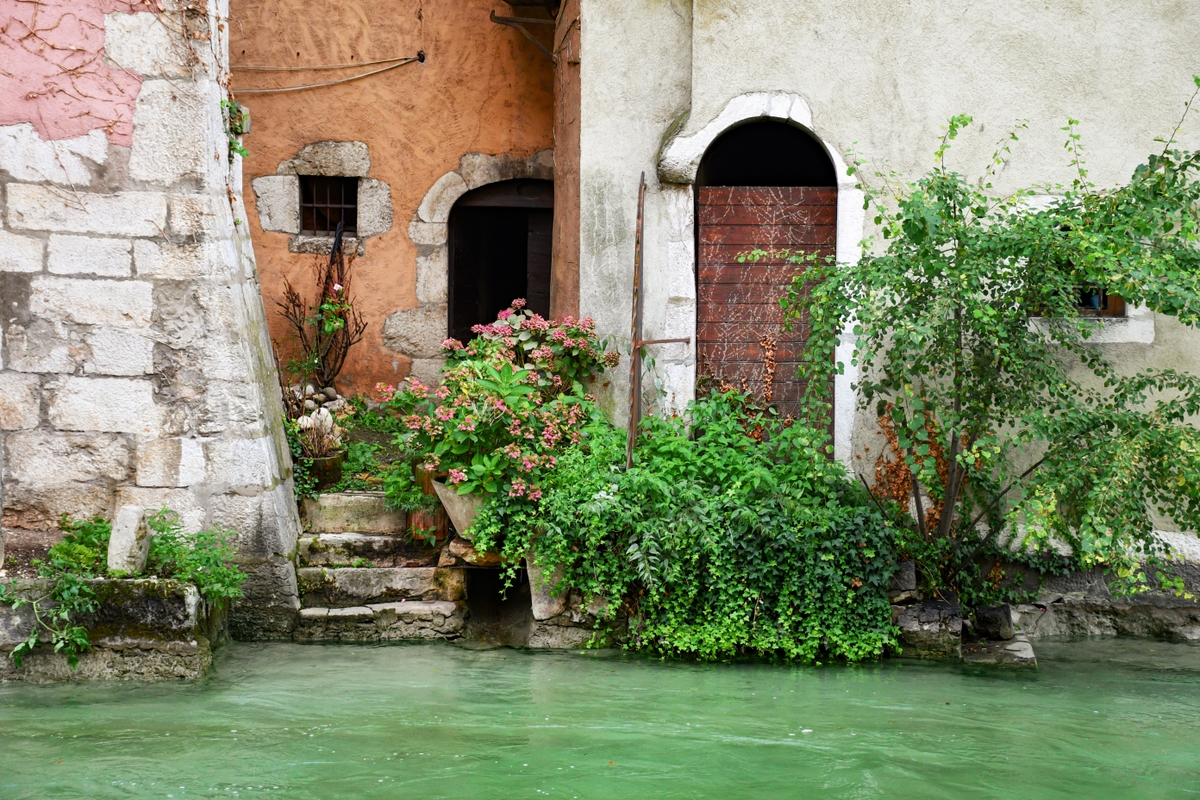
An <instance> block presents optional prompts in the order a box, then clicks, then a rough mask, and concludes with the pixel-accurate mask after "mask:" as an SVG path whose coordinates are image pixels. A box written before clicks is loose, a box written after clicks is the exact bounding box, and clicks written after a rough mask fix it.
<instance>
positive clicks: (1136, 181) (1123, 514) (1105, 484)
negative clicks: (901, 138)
mask: <svg viewBox="0 0 1200 800" xmlns="http://www.w3.org/2000/svg"><path fill="white" fill-rule="evenodd" d="M1196 83H1197V86H1200V78H1197V79H1196ZM1193 100H1195V96H1193ZM1188 105H1189V108H1190V106H1191V102H1190V101H1189V104H1188ZM970 122H971V118H970V117H961V116H960V117H954V118H953V119H951V120H950V123H949V125H948V126H947V127H946V129H945V136H944V137H943V140H942V142H941V145H940V147H939V148H938V149H937V151H936V153H935V167H934V169H933V170H932V171H930V172H929V173H928V174H927V175H925V176H923V177H921V178H920V179H918V180H916V181H913V182H904V181H902V180H900V179H899V178H898V177H897V176H895V175H894V174H889V173H884V172H877V173H876V174H875V178H876V182H877V183H878V184H879V185H877V186H875V187H871V186H868V187H867V192H866V193H867V206H868V207H869V208H872V209H873V210H874V212H875V224H876V225H877V226H879V229H880V231H881V233H882V236H883V243H882V244H883V245H884V246H883V247H882V248H875V247H873V246H872V244H873V243H872V242H867V243H866V244H867V246H866V247H865V248H864V251H863V255H862V258H861V259H860V260H859V261H858V262H857V263H854V264H834V263H832V262H831V261H821V260H818V259H815V258H814V257H812V255H811V254H805V253H795V254H793V260H795V261H797V262H798V263H801V264H803V265H805V267H806V269H805V270H804V271H803V272H802V273H800V274H798V275H797V277H796V279H795V282H794V284H793V287H792V291H791V292H790V293H789V296H788V297H786V298H784V300H783V305H784V308H785V311H786V312H787V314H788V315H789V316H790V317H791V318H792V319H793V320H800V319H801V317H802V316H806V320H805V321H806V323H807V324H809V325H810V330H811V334H810V336H809V338H808V342H807V351H806V353H805V354H804V358H803V360H802V367H801V373H802V375H801V377H802V378H804V379H805V380H806V381H807V385H808V386H809V387H810V388H814V389H815V387H821V386H824V385H826V381H827V380H828V379H829V378H830V373H831V371H840V370H841V369H842V368H843V365H842V364H838V363H837V362H836V360H835V357H834V354H835V348H836V347H837V346H838V345H839V344H840V343H841V342H842V341H843V339H844V338H850V339H851V340H852V343H853V346H854V349H853V356H852V359H851V363H852V364H853V365H854V366H856V367H857V368H858V371H859V374H860V375H861V376H862V377H861V378H860V379H859V381H858V382H857V384H856V386H855V390H856V391H857V392H858V394H859V397H860V399H861V403H862V407H863V408H864V409H873V410H874V412H875V413H876V415H877V416H878V417H879V418H880V425H881V427H882V428H883V429H884V431H885V434H887V435H889V436H890V437H891V441H890V446H891V449H892V453H891V455H890V464H891V466H888V465H883V466H884V467H885V468H886V469H888V470H890V471H891V472H892V474H893V477H894V478H895V480H891V481H888V482H887V485H886V486H884V487H881V488H882V489H883V491H882V494H884V495H886V496H887V497H888V498H889V499H891V500H894V501H896V502H897V503H898V504H899V505H900V506H901V507H903V508H905V509H907V508H908V507H909V506H910V504H911V506H912V507H913V508H915V509H916V514H915V517H916V523H917V526H918V527H919V530H920V537H921V541H920V542H918V543H916V545H917V546H916V547H915V548H914V549H915V550H918V551H921V552H923V553H924V554H925V556H924V558H923V559H922V564H923V566H924V567H925V574H924V576H923V578H924V580H925V581H927V583H928V584H929V585H930V586H931V587H936V588H937V589H938V591H942V592H947V593H948V592H956V593H958V594H960V595H961V596H963V597H964V598H977V599H981V600H982V599H984V598H985V597H986V595H987V594H988V591H989V586H991V587H992V588H996V587H998V586H999V585H1000V584H1001V582H1002V580H1003V576H999V575H996V574H994V571H988V567H987V565H988V564H989V563H994V559H986V558H983V556H985V555H987V554H988V553H989V551H990V552H991V553H992V554H994V555H1002V554H1004V552H1005V551H1006V550H1007V551H1008V552H1009V554H1010V555H1009V557H1010V559H1012V560H1019V558H1020V557H1019V556H1018V555H1016V554H1014V553H1012V551H1013V550H1024V551H1026V552H1027V553H1028V552H1033V553H1036V554H1038V555H1039V557H1041V558H1042V561H1043V562H1046V561H1055V560H1057V559H1058V557H1057V555H1056V554H1055V551H1056V549H1057V548H1059V547H1061V546H1063V545H1067V546H1068V547H1069V548H1070V550H1071V552H1072V560H1073V564H1074V567H1075V568H1076V569H1091V568H1094V567H1099V568H1102V569H1104V570H1106V571H1107V572H1108V573H1109V575H1110V576H1111V577H1112V579H1113V580H1112V584H1111V585H1112V586H1113V588H1114V589H1116V590H1118V591H1125V592H1133V591H1140V590H1143V589H1146V588H1149V587H1150V586H1153V585H1154V584H1155V583H1158V584H1159V585H1160V586H1162V587H1164V588H1170V589H1174V590H1175V591H1177V592H1180V593H1183V585H1182V581H1181V580H1178V579H1171V578H1168V577H1167V576H1166V573H1165V571H1158V572H1157V574H1156V572H1155V570H1154V569H1153V568H1155V567H1159V566H1162V565H1164V564H1165V562H1166V561H1167V560H1168V559H1169V558H1170V556H1171V553H1170V551H1169V548H1168V547H1167V546H1166V545H1165V544H1164V542H1163V541H1162V540H1161V539H1160V538H1158V537H1157V536H1156V535H1155V534H1154V528H1155V525H1154V517H1155V516H1156V515H1162V516H1165V517H1168V518H1169V519H1170V520H1171V521H1172V522H1174V523H1175V524H1176V525H1177V526H1178V527H1179V528H1180V529H1182V530H1196V529H1198V528H1200V429H1198V428H1197V427H1196V425H1195V419H1196V415H1197V413H1198V411H1200V378H1197V377H1196V376H1194V375H1188V374H1184V373H1180V372H1178V371H1176V370H1173V369H1146V370H1143V371H1141V372H1138V373H1137V374H1129V372H1127V371H1124V370H1120V369H1118V368H1117V367H1116V366H1115V365H1114V364H1112V363H1110V362H1109V361H1108V360H1107V359H1106V358H1105V353H1104V352H1102V351H1101V350H1100V349H1099V348H1098V347H1097V346H1096V344H1095V343H1094V339H1093V336H1094V334H1095V333H1096V332H1097V331H1098V330H1099V329H1100V328H1101V327H1102V325H1103V324H1104V323H1103V322H1102V321H1100V320H1098V319H1097V318H1096V317H1094V316H1088V315H1087V314H1086V313H1082V312H1081V309H1080V308H1079V303H1080V295H1081V292H1083V293H1085V294H1094V293H1095V291H1096V287H1101V288H1104V289H1106V290H1107V291H1108V292H1110V293H1112V294H1113V295H1116V296H1119V297H1121V298H1123V299H1124V301H1125V302H1126V303H1128V304H1130V305H1136V304H1144V305H1145V306H1147V307H1148V308H1150V309H1153V310H1154V311H1155V312H1157V313H1158V314H1161V315H1165V316H1170V317H1174V318H1175V319H1176V320H1178V322H1180V323H1182V324H1184V325H1189V326H1193V327H1195V326H1196V325H1197V324H1200V248H1197V243H1198V242H1200V213H1198V209H1200V152H1197V151H1186V150H1181V149H1178V148H1176V147H1174V145H1173V141H1172V140H1171V139H1164V140H1160V141H1162V142H1163V148H1162V151H1161V152H1160V153H1157V154H1154V155H1151V156H1150V157H1149V158H1148V159H1147V160H1146V162H1145V163H1144V164H1142V165H1141V166H1139V167H1137V169H1136V170H1134V173H1133V175H1132V177H1131V178H1130V179H1129V181H1128V182H1126V183H1125V184H1123V185H1119V186H1115V187H1113V188H1111V189H1098V188H1097V187H1096V186H1095V185H1094V184H1092V183H1091V182H1089V180H1088V178H1087V170H1086V167H1085V165H1084V161H1083V157H1082V151H1081V147H1080V139H1079V134H1078V133H1077V132H1076V130H1075V126H1076V124H1077V123H1076V122H1075V121H1074V120H1071V121H1069V122H1068V125H1067V127H1066V128H1065V130H1066V132H1067V142H1066V147H1067V151H1068V153H1069V154H1070V157H1071V165H1072V166H1073V167H1074V168H1075V169H1076V173H1077V177H1076V179H1075V180H1074V181H1073V183H1072V184H1071V185H1070V186H1068V187H1050V188H1048V189H1045V188H1044V189H1040V190H1038V191H1035V190H1032V189H1030V190H1021V191H1018V192H1016V193H1015V194H1012V195H1008V196H1005V195H1001V194H999V193H997V192H996V191H994V190H993V188H992V184H991V183H990V181H991V177H992V175H994V174H995V172H996V170H997V169H998V168H999V167H1001V166H1003V165H1004V164H1005V163H1006V161H1007V157H1008V156H1007V150H1008V148H1007V147H1002V148H1001V149H1000V150H999V151H998V152H997V153H996V155H995V157H994V159H993V161H994V167H993V169H991V170H989V171H988V173H987V174H985V175H984V176H983V177H982V178H981V179H979V180H978V181H970V180H968V179H967V178H965V177H964V176H963V175H961V174H959V173H958V172H955V171H953V170H951V169H950V168H949V166H948V164H947V153H948V152H949V149H950V147H951V144H952V142H953V141H954V140H955V139H956V138H957V137H958V136H959V135H960V133H962V131H963V130H964V129H965V128H966V127H967V125H968V124H969V123H970ZM1176 132H1177V131H1176ZM1011 138H1012V139H1013V140H1015V139H1016V134H1015V133H1013V134H1012V136H1011ZM1172 138H1173V137H1172ZM852 171H853V170H852ZM1045 192H1050V193H1051V194H1053V195H1056V196H1055V197H1053V198H1052V199H1049V202H1047V203H1033V202H1030V200H1031V198H1032V197H1033V196H1034V195H1035V194H1038V193H1045ZM748 257H749V258H751V259H753V258H754V257H755V254H749V255H748ZM803 312H807V314H806V315H804V314H803ZM848 330H851V331H852V334H851V335H850V336H848V337H847V336H846V333H847V331H848ZM813 394H814V396H812V397H810V398H809V399H810V401H811V402H812V404H813V409H814V411H815V412H816V413H818V414H819V413H821V411H822V409H821V404H822V403H823V402H824V400H825V398H824V397H823V396H822V397H818V396H815V394H816V393H815V392H814V393H813ZM893 467H894V469H893ZM998 543H1001V544H1002V545H1003V547H998V546H997V544H998ZM1147 565H1149V566H1150V567H1151V568H1152V569H1150V570H1147V569H1146V566H1147Z"/></svg>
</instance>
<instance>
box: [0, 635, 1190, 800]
mask: <svg viewBox="0 0 1200 800" xmlns="http://www.w3.org/2000/svg"><path fill="white" fill-rule="evenodd" d="M1037 649H1038V658H1039V662H1040V665H1041V666H1040V669H1039V670H1038V671H1037V672H1032V671H1031V672H1005V671H998V670H994V669H981V668H968V667H963V666H961V665H955V666H949V665H930V664H921V663H913V662H895V661H893V662H889V663H885V664H876V665H869V666H861V667H845V666H829V667H816V668H798V667H787V666H770V665H762V664H737V665H727V664H716V665H697V664H681V663H662V662H658V661H651V660H646V659H642V658H637V657H631V656H625V655H614V654H605V653H590V654H566V653H562V654H560V653H555V654H547V653H527V652H520V651H514V650H490V651H478V650H467V649H463V648H459V647H455V646H452V645H410V646H393V647H317V646H310V647H304V646H294V645H284V644H276V645H233V646H231V647H229V648H226V649H225V650H224V651H223V652H222V653H221V655H220V656H219V658H218V664H217V670H216V672H215V674H214V675H212V676H211V677H209V678H207V679H206V680H204V681H202V682H199V683H194V684H157V685H121V686H104V685H60V686H28V685H23V684H16V683H9V684H4V685H0V798H3V800H16V799H17V798H36V800H43V799H44V798H73V799H75V798H131V797H138V798H140V797H154V798H162V797H167V798H169V797H174V798H190V797H222V798H229V797H239V798H256V797H279V798H455V799H456V800H461V799H462V798H488V799H489V800H493V799H496V800H499V799H503V798H539V797H541V798H544V797H553V798H693V797H695V798H699V797H712V798H721V800H729V799H730V798H894V799H896V800H900V799H902V798H972V799H974V798H1019V799H1020V800H1035V799H1038V798H1106V799H1110V798H1137V799H1138V800H1146V799H1147V798H1187V797H1198V796H1200V645H1196V644H1167V643H1161V642H1150V641H1130V640H1100V641H1097V640H1092V641H1084V642H1039V643H1038V644H1037Z"/></svg>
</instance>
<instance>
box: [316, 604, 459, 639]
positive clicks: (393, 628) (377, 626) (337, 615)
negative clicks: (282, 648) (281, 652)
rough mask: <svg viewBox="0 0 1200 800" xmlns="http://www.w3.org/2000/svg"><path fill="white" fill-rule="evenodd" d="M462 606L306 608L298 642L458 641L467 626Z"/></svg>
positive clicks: (388, 605) (418, 605)
mask: <svg viewBox="0 0 1200 800" xmlns="http://www.w3.org/2000/svg"><path fill="white" fill-rule="evenodd" d="M465 621H466V620H465V615H464V609H463V606H462V604H461V603H451V602H446V601H434V602H421V601H416V602H399V603H373V604H370V605H365V606H356V607H351V608H306V609H303V610H301V612H300V622H299V624H298V625H297V627H296V632H295V634H294V639H295V641H297V642H362V643H369V642H398V641H405V640H414V639H415V640H421V639H456V638H458V637H459V636H460V635H462V629H463V626H464V624H465Z"/></svg>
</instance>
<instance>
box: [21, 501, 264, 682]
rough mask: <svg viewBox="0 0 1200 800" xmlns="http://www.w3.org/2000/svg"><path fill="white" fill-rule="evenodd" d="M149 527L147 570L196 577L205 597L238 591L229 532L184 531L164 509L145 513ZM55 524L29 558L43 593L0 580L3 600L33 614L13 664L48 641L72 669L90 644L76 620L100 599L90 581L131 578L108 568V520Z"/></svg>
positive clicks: (226, 597) (239, 574) (220, 598)
mask: <svg viewBox="0 0 1200 800" xmlns="http://www.w3.org/2000/svg"><path fill="white" fill-rule="evenodd" d="M146 526H147V527H148V528H150V530H152V531H153V532H154V538H153V539H152V540H151V543H150V553H149V556H148V558H147V562H146V573H147V574H148V575H154V576H156V577H160V578H173V579H175V580H178V581H182V582H184V583H191V584H194V585H195V586H196V589H197V590H198V591H199V592H200V594H201V595H202V596H203V597H204V599H205V601H207V602H209V603H228V602H231V601H233V600H236V599H237V598H239V597H241V596H242V589H241V586H242V582H243V581H244V580H245V577H246V576H245V573H244V572H243V571H242V570H241V568H239V567H238V566H237V565H236V564H234V562H233V557H234V555H235V551H234V548H233V546H232V544H231V539H232V533H231V532H229V531H226V530H222V529H212V530H205V531H200V532H199V533H196V534H187V533H185V532H184V531H183V526H182V524H181V522H180V518H179V515H178V514H176V513H175V512H174V511H171V510H169V509H166V508H163V509H160V510H159V511H157V512H154V513H153V514H150V515H149V516H148V517H147V518H146ZM59 527H60V528H61V530H62V531H63V532H64V533H65V535H64V537H63V540H62V541H61V542H59V543H57V544H55V545H54V546H53V547H51V548H50V550H49V552H48V553H47V555H46V558H45V559H44V560H42V561H35V562H34V566H35V567H36V568H37V573H38V577H40V578H42V579H44V580H45V581H47V582H48V583H49V585H50V586H49V589H48V590H47V591H46V592H44V593H43V594H40V595H38V596H34V597H30V596H29V595H28V594H26V593H24V592H20V591H19V590H18V585H17V583H16V582H15V581H13V582H11V583H9V584H3V583H0V604H4V605H10V606H12V607H13V608H14V609H20V608H25V607H28V608H29V609H30V610H31V612H32V614H33V618H34V625H33V628H32V630H31V631H30V634H29V636H28V637H27V638H26V639H25V641H23V642H21V643H20V644H18V645H17V646H16V647H15V648H13V650H12V651H11V652H10V654H9V657H10V658H11V659H12V660H13V663H14V665H16V666H17V667H18V668H20V666H21V662H22V660H23V658H24V656H26V655H29V654H30V653H32V652H33V651H34V650H35V648H37V647H39V646H42V645H50V646H51V647H52V648H53V650H54V652H56V653H62V654H64V655H65V656H66V658H67V663H68V665H70V667H71V669H75V667H77V666H78V664H79V656H80V655H81V654H82V653H84V652H85V651H87V650H88V649H89V648H90V647H91V643H90V641H89V640H88V631H87V628H86V627H84V626H83V625H80V624H79V621H80V619H81V617H85V616H86V615H88V614H91V613H92V612H94V611H95V610H96V608H97V606H98V602H97V599H96V591H95V587H94V586H93V585H92V582H93V581H94V580H95V579H97V578H105V577H112V578H125V577H132V576H128V575H110V574H109V572H108V568H107V560H108V541H109V538H110V537H111V536H112V523H111V522H110V521H109V520H107V519H104V518H103V517H93V518H92V519H88V520H73V519H71V518H69V517H67V516H66V515H64V516H63V518H62V520H61V521H60V523H59Z"/></svg>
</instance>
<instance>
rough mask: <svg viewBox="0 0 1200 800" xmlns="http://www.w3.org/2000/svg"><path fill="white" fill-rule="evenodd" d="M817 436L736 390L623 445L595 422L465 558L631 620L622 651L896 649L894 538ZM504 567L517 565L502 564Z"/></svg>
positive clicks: (820, 653) (812, 655)
mask: <svg viewBox="0 0 1200 800" xmlns="http://www.w3.org/2000/svg"><path fill="white" fill-rule="evenodd" d="M827 440H828V434H827V433H826V432H825V431H823V430H817V429H813V428H809V427H806V426H804V425H801V424H789V423H785V422H784V421H782V420H780V419H779V418H778V417H776V416H773V415H771V414H770V413H763V412H762V411H761V410H759V409H756V408H754V407H753V406H752V405H750V401H748V399H747V398H745V397H743V396H741V395H738V394H736V393H732V392H731V393H727V394H718V395H714V396H711V397H709V398H706V399H703V400H700V401H697V402H696V403H694V404H693V405H692V406H691V407H690V408H689V410H688V413H687V415H686V418H662V417H651V418H648V419H646V420H645V421H644V422H643V423H642V427H641V432H640V438H639V446H638V448H637V451H636V454H635V458H634V466H633V468H632V469H630V470H628V471H626V470H625V469H624V458H625V433H624V432H623V431H620V430H617V429H615V428H613V427H612V426H611V425H609V424H607V423H604V422H597V421H593V422H592V423H590V424H589V425H588V427H586V428H585V429H584V431H583V436H582V439H581V441H580V443H579V444H578V445H575V446H573V447H571V448H569V449H568V450H567V451H566V452H565V453H564V454H563V455H562V456H561V457H560V458H559V460H558V464H557V467H556V468H555V469H553V470H547V471H545V472H543V474H541V475H539V476H538V480H539V483H540V485H541V486H542V487H543V491H544V496H543V498H542V499H541V500H540V501H539V502H532V501H530V500H529V499H528V498H522V497H509V496H504V495H498V496H496V497H495V498H494V499H493V500H492V501H491V502H490V503H489V504H488V505H486V506H485V507H484V509H483V510H482V511H481V512H480V515H479V517H477V518H476V521H475V523H474V525H472V534H473V538H474V543H475V546H476V547H477V548H480V549H487V548H489V547H493V546H496V547H499V549H501V551H502V552H503V554H504V555H505V558H506V560H507V561H508V563H510V564H518V563H520V559H521V558H522V557H524V556H526V554H528V557H529V558H530V559H531V560H532V561H533V563H534V564H536V565H538V566H539V567H542V568H544V569H546V570H547V571H548V572H553V571H554V570H555V569H558V570H561V572H560V573H559V579H558V583H557V586H556V587H555V588H557V589H564V588H568V587H573V588H576V589H579V590H581V591H582V592H583V593H584V594H585V596H586V597H587V598H588V599H599V600H601V601H603V602H604V603H605V607H604V610H603V611H601V612H600V615H599V616H600V618H601V620H602V621H607V622H609V623H610V624H615V623H617V622H618V621H619V620H620V619H622V618H630V619H632V621H633V625H632V629H631V631H630V633H631V639H630V643H631V645H632V646H634V647H637V648H641V649H645V650H648V651H650V652H654V653H658V654H663V655H681V656H692V657H698V658H701V659H720V658H730V657H735V656H740V655H763V656H782V657H784V658H787V659H794V660H798V661H803V662H812V661H817V660H819V659H822V658H828V657H835V658H843V659H846V660H849V661H858V660H862V659H867V658H876V657H878V656H880V655H882V654H883V652H884V651H885V650H886V649H887V648H889V647H894V646H895V644H896V633H897V632H896V630H895V628H894V626H893V625H892V622H891V607H890V605H889V603H888V600H887V589H888V583H889V581H890V579H891V577H892V574H893V572H894V571H895V566H896V562H895V553H896V545H897V542H896V540H897V536H898V535H899V526H898V525H897V523H896V521H895V520H893V519H890V518H888V517H887V516H886V515H885V514H884V513H883V512H882V511H881V510H880V509H879V507H877V506H876V505H874V504H873V503H872V502H871V500H870V499H869V498H868V497H867V495H866V493H865V492H863V491H861V490H859V489H858V488H857V487H856V486H854V485H853V484H852V483H850V482H849V481H848V480H847V478H846V475H845V473H844V471H843V469H842V467H841V466H840V465H839V464H837V463H836V462H834V461H833V460H832V459H831V458H829V457H828V454H827V451H828V445H827ZM514 569H515V568H514Z"/></svg>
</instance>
